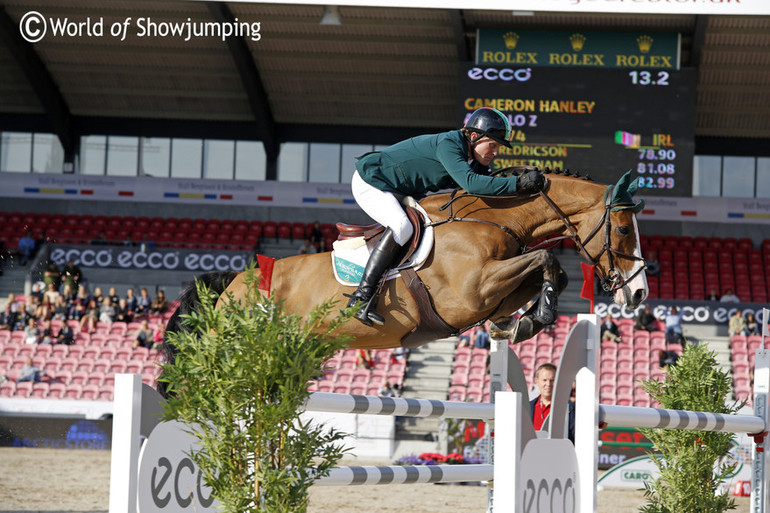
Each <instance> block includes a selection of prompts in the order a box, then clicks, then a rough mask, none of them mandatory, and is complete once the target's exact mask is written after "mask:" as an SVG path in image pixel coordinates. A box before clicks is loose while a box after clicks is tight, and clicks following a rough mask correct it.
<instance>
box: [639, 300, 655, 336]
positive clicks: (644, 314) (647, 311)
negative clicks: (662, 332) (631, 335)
mask: <svg viewBox="0 0 770 513" xmlns="http://www.w3.org/2000/svg"><path fill="white" fill-rule="evenodd" d="M634 328H635V329H637V330H645V331H655V330H656V329H657V328H658V320H657V319H656V318H655V315H654V314H653V313H652V307H651V306H650V305H649V304H646V305H644V309H643V310H640V311H639V314H638V315H637V316H636V322H634Z"/></svg>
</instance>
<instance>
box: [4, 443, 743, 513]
mask: <svg viewBox="0 0 770 513" xmlns="http://www.w3.org/2000/svg"><path fill="white" fill-rule="evenodd" d="M349 464H354V465H366V464H371V463H370V462H349ZM109 489H110V453H109V452H106V451H67V450H58V449H19V448H0V513H9V512H33V511H35V512H45V513H53V512H67V513H74V512H85V511H92V512H96V511H99V512H102V511H104V512H106V511H107V509H108V506H109ZM736 500H737V502H738V508H737V509H735V510H733V511H736V512H738V513H748V512H749V499H748V497H736ZM642 504H644V498H643V495H642V492H640V491H635V490H624V489H607V490H603V491H601V492H599V513H635V512H637V511H639V507H640V506H641V505H642ZM485 506H486V488H485V487H482V486H462V485H430V484H425V485H391V486H352V487H346V489H344V490H342V489H341V488H340V487H329V486H324V487H321V486H319V487H315V488H313V489H311V492H310V509H309V512H310V513H328V512H330V511H331V512H334V513H360V512H361V511H367V512H372V513H376V512H399V513H404V512H409V513H428V512H430V513H433V512H435V511H441V512H443V513H460V512H462V513H468V512H479V513H483V511H484V508H485Z"/></svg>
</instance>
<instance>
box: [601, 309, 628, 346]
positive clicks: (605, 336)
mask: <svg viewBox="0 0 770 513" xmlns="http://www.w3.org/2000/svg"><path fill="white" fill-rule="evenodd" d="M600 329H601V338H602V340H609V341H611V342H615V343H619V342H622V341H623V339H622V338H621V337H620V330H619V329H618V325H617V324H615V321H613V320H612V317H610V316H609V315H608V316H606V317H605V318H604V322H603V323H602V325H601V328H600Z"/></svg>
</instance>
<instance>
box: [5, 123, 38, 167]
mask: <svg viewBox="0 0 770 513" xmlns="http://www.w3.org/2000/svg"><path fill="white" fill-rule="evenodd" d="M31 170H32V134H31V133H27V132H3V133H2V136H0V171H7V172H11V173H29V172H30V171H31Z"/></svg>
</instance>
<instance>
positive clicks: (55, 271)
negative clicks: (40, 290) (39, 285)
mask: <svg viewBox="0 0 770 513" xmlns="http://www.w3.org/2000/svg"><path fill="white" fill-rule="evenodd" d="M43 283H44V284H45V290H48V285H49V284H51V283H53V286H54V287H56V289H57V290H58V289H59V286H60V285H61V272H60V271H59V267H58V266H57V265H56V262H54V261H53V260H49V261H48V265H47V266H46V268H45V271H43Z"/></svg>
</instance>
